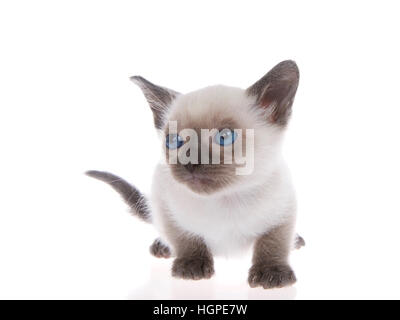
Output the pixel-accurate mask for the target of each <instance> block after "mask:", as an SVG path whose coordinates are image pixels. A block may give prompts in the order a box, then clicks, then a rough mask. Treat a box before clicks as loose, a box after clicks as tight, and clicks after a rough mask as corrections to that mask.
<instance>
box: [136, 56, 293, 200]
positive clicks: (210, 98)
mask: <svg viewBox="0 0 400 320" xmlns="http://www.w3.org/2000/svg"><path fill="white" fill-rule="evenodd" d="M132 80H134V81H135V82H136V83H137V84H139V86H140V87H141V88H142V90H143V92H144V94H145V96H146V98H147V99H148V101H149V104H150V107H151V108H152V110H153V113H154V122H155V125H156V127H157V128H158V129H160V130H162V132H163V133H164V135H165V137H166V138H165V140H164V141H165V146H164V151H165V157H166V161H167V165H168V167H169V170H170V172H171V175H172V177H173V179H175V180H176V181H177V182H179V183H182V184H183V185H185V186H186V187H187V188H189V189H190V190H192V191H193V192H195V193H198V194H214V193H218V192H224V191H227V190H234V189H240V188H243V187H244V188H245V187H248V186H251V185H256V184H257V181H259V180H260V179H261V178H262V177H263V175H265V174H266V173H268V171H270V170H271V168H272V167H273V166H274V164H275V163H276V161H279V155H280V150H279V149H280V143H281V137H282V135H283V132H284V128H285V126H286V124H287V121H288V118H289V116H290V113H291V105H292V102H293V98H294V95H295V92H296V89H297V84H298V69H297V66H296V65H295V64H294V62H292V61H285V62H282V63H280V64H278V65H277V66H276V67H275V68H273V69H272V70H271V71H270V72H269V73H268V74H267V75H266V76H264V77H263V78H261V79H260V80H259V81H258V82H256V83H255V84H254V85H253V86H251V87H250V88H248V89H247V90H242V89H239V88H231V87H225V86H213V87H207V88H205V89H201V90H198V91H195V92H191V93H188V94H184V95H183V94H178V93H177V92H175V91H172V90H169V89H166V88H162V87H158V86H155V85H153V84H151V83H150V82H148V81H147V80H145V79H143V78H141V77H133V78H132ZM244 168H249V169H250V170H247V171H246V172H247V173H246V174H243V173H241V174H238V170H242V172H243V169H244Z"/></svg>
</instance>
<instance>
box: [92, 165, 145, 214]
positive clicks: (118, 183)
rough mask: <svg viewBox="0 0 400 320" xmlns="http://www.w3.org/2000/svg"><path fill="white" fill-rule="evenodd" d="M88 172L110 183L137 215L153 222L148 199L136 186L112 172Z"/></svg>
mask: <svg viewBox="0 0 400 320" xmlns="http://www.w3.org/2000/svg"><path fill="white" fill-rule="evenodd" d="M86 174H87V175H88V176H89V177H92V178H95V179H98V180H101V181H103V182H106V183H108V184H109V185H110V186H111V187H113V189H114V190H115V191H117V192H118V193H119V194H120V195H121V197H122V198H123V199H124V200H125V202H126V203H127V204H128V206H129V207H130V208H131V209H132V212H133V213H134V214H135V215H136V216H138V217H139V218H141V219H142V220H144V221H146V222H151V215H150V210H149V208H148V202H147V199H146V197H145V196H144V195H143V194H142V193H141V192H140V191H139V190H138V189H136V187H134V186H133V185H131V184H129V183H128V182H126V181H125V180H124V179H122V178H120V177H118V176H116V175H114V174H112V173H108V172H103V171H96V170H90V171H87V172H86Z"/></svg>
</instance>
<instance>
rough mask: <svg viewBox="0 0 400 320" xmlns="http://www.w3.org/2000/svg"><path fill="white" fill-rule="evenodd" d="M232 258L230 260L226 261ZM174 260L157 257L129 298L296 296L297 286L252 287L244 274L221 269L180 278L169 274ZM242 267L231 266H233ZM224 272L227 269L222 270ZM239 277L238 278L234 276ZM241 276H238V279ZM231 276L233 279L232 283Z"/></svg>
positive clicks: (287, 297) (261, 297)
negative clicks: (226, 273) (202, 275)
mask: <svg viewBox="0 0 400 320" xmlns="http://www.w3.org/2000/svg"><path fill="white" fill-rule="evenodd" d="M229 262H232V261H227V263H229ZM170 265H171V261H160V260H158V261H157V260H155V261H154V262H153V264H152V266H151V270H150V277H149V279H148V280H147V281H146V282H145V283H144V284H142V285H141V286H139V287H138V288H136V289H134V290H132V292H131V293H130V294H129V295H128V297H127V298H128V299H189V300H190V299H252V300H270V299H294V298H295V297H296V287H295V286H291V287H287V288H282V289H273V290H265V289H262V288H250V287H249V285H248V284H247V281H246V279H245V277H243V276H246V275H247V274H246V273H245V274H241V276H240V278H239V275H237V276H236V277H235V276H234V277H233V279H228V278H232V277H231V276H229V277H224V276H222V275H220V274H219V273H218V270H216V274H215V275H214V277H212V278H211V279H208V280H198V281H193V280H181V279H175V278H172V277H171V276H170V273H171V272H170ZM232 269H235V271H236V269H239V268H235V267H234V266H231V268H230V270H232ZM220 271H221V272H224V271H226V270H220ZM230 275H231V274H230ZM235 278H236V279H235ZM238 278H239V279H238ZM229 280H233V281H231V283H229V282H228V281H229Z"/></svg>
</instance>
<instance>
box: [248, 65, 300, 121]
mask: <svg viewBox="0 0 400 320" xmlns="http://www.w3.org/2000/svg"><path fill="white" fill-rule="evenodd" d="M298 84H299V69H298V68H297V65H296V63H295V62H294V61H291V60H287V61H282V62H281V63H279V64H277V65H276V66H275V67H274V68H272V70H271V71H270V72H268V73H267V74H266V75H265V76H264V77H262V78H261V79H260V80H258V81H257V82H256V83H255V84H253V85H252V86H251V87H250V88H248V89H247V94H249V95H251V96H255V97H256V102H257V105H258V106H260V107H261V108H264V109H267V108H270V113H269V114H270V116H269V120H270V121H271V122H273V123H275V124H278V125H286V124H287V122H288V120H289V118H290V114H291V112H292V104H293V100H294V96H295V95H296V90H297V86H298Z"/></svg>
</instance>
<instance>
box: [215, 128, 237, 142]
mask: <svg viewBox="0 0 400 320" xmlns="http://www.w3.org/2000/svg"><path fill="white" fill-rule="evenodd" d="M236 138H237V133H236V132H235V131H233V130H231V129H224V130H221V131H219V132H218V133H217V134H216V135H215V138H214V140H215V142H216V143H218V144H219V145H221V146H229V145H230V144H232V143H234V142H235V140H236Z"/></svg>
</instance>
